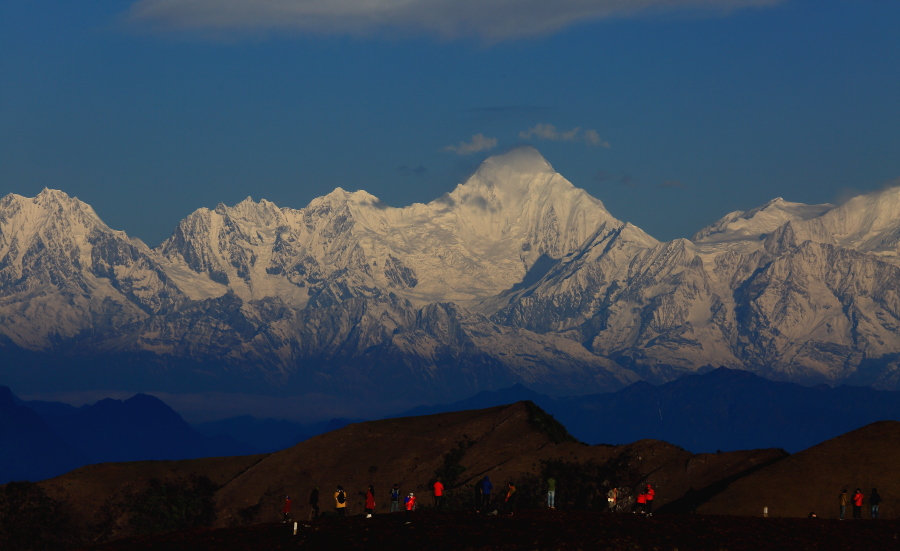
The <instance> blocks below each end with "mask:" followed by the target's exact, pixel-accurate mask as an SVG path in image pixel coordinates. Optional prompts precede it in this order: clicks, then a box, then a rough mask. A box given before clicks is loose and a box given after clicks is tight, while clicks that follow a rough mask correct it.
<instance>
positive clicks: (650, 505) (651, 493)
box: [644, 484, 656, 517]
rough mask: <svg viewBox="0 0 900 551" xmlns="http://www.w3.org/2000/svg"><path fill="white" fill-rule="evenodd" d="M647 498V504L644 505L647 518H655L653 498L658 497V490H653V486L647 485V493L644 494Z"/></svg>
mask: <svg viewBox="0 0 900 551" xmlns="http://www.w3.org/2000/svg"><path fill="white" fill-rule="evenodd" d="M644 493H645V494H646V496H647V503H646V504H645V505H644V512H645V513H646V514H647V516H650V517H652V516H653V498H654V497H656V490H654V489H653V486H651V485H650V484H647V491H646V492H644Z"/></svg>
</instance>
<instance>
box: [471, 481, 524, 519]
mask: <svg viewBox="0 0 900 551" xmlns="http://www.w3.org/2000/svg"><path fill="white" fill-rule="evenodd" d="M506 487H507V489H506V495H505V496H504V498H503V501H502V502H500V503H499V504H497V505H496V506H495V504H494V503H493V501H494V500H493V499H492V497H493V491H494V483H493V482H491V478H490V477H489V476H485V477H484V478H482V479H481V480H479V481H478V482H476V483H475V512H477V513H480V512H484V513H487V514H497V513H498V512H499V511H500V510H501V509H502V510H504V511H505V512H506V513H508V514H509V515H510V516H512V514H513V512H515V510H516V505H517V504H518V502H519V492H518V491H517V490H516V484H515V482H513V481H509V482H507V483H506Z"/></svg>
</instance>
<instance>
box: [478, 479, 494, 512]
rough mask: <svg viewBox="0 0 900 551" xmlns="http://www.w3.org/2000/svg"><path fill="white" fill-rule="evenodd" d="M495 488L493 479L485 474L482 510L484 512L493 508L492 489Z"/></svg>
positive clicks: (482, 481) (482, 489) (482, 488)
mask: <svg viewBox="0 0 900 551" xmlns="http://www.w3.org/2000/svg"><path fill="white" fill-rule="evenodd" d="M493 489H494V485H493V484H491V479H490V478H488V477H487V476H485V477H484V478H483V479H482V480H481V510H482V511H484V512H488V511H489V510H490V508H491V490H493Z"/></svg>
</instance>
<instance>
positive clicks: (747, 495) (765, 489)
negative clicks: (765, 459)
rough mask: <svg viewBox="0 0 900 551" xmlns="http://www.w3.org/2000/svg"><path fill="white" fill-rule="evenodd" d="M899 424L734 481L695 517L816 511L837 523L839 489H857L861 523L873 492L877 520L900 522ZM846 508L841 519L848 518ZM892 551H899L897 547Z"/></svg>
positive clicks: (860, 432)
mask: <svg viewBox="0 0 900 551" xmlns="http://www.w3.org/2000/svg"><path fill="white" fill-rule="evenodd" d="M898 457H900V423H898V422H896V421H882V422H878V423H872V424H871V425H868V426H865V427H863V428H861V429H857V430H855V431H852V432H849V433H847V434H844V435H842V436H838V437H837V438H832V439H831V440H828V441H826V442H822V443H821V444H818V445H816V446H813V447H811V448H809V449H807V450H804V451H802V452H799V453H797V454H794V455H792V456H790V457H787V458H785V459H784V460H782V461H779V462H777V463H774V464H772V465H770V466H767V467H766V468H763V469H760V470H759V471H757V472H755V473H753V474H751V475H749V476H747V477H746V478H743V479H741V480H738V481H735V482H734V484H732V485H731V486H729V487H728V488H727V489H726V490H725V491H723V492H722V493H720V494H718V495H716V496H714V497H712V499H710V501H708V502H707V503H705V504H704V505H702V506H701V507H700V511H702V512H709V513H723V514H730V515H759V514H761V512H762V509H763V507H768V510H769V515H770V516H778V517H796V516H804V515H807V514H808V513H809V512H810V511H815V512H816V514H818V515H819V516H821V517H824V518H838V516H839V507H838V496H839V495H840V493H841V490H842V489H845V488H846V489H847V491H848V492H849V493H850V494H852V493H853V490H854V489H856V488H860V489H861V490H862V491H863V494H865V496H866V500H865V502H864V504H863V517H864V518H869V499H868V498H869V496H870V492H871V490H872V488H877V489H878V492H879V494H880V495H881V496H882V498H883V500H884V501H883V502H882V503H881V505H880V509H881V511H880V513H881V517H882V518H897V517H900V467H898V462H897V461H898ZM850 516H851V515H850V507H848V508H847V514H846V518H850ZM896 549H900V543H898V546H897V547H896Z"/></svg>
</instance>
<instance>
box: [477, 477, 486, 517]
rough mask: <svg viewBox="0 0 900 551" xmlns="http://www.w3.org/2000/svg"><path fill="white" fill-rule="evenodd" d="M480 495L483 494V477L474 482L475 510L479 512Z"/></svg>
mask: <svg viewBox="0 0 900 551" xmlns="http://www.w3.org/2000/svg"><path fill="white" fill-rule="evenodd" d="M482 495H484V479H480V480H479V481H478V482H476V483H475V512H476V513H480V512H481V503H482V501H483V500H482V497H481V496H482Z"/></svg>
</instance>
